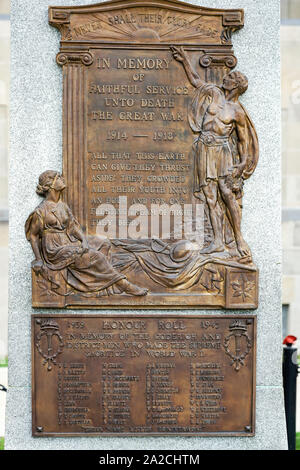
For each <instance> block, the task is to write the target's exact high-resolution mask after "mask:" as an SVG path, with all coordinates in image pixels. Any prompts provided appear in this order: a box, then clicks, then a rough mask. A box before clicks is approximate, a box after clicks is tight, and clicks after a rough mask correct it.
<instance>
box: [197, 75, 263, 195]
mask: <svg viewBox="0 0 300 470" xmlns="http://www.w3.org/2000/svg"><path fill="white" fill-rule="evenodd" d="M225 99H226V98H225V95H224V91H223V90H222V89H221V88H219V87H217V86H216V85H208V84H205V85H201V86H200V87H199V88H197V89H196V90H195V93H194V97H193V100H192V102H191V105H190V109H189V113H188V119H189V124H190V126H191V128H192V130H193V131H194V132H195V133H198V134H199V137H198V138H197V140H196V142H195V143H194V147H193V149H194V193H199V192H200V191H201V189H202V187H203V186H205V185H206V184H207V178H210V179H217V178H218V177H219V176H227V175H229V171H228V170H229V168H230V167H232V166H233V165H236V164H238V163H239V154H238V150H237V135H236V132H235V130H233V132H231V134H230V136H228V137H224V136H214V137H213V138H211V136H209V135H207V134H209V133H207V132H205V131H204V130H203V121H204V117H205V114H206V112H207V110H208V107H209V106H210V105H216V106H223V105H224V102H225ZM239 104H240V106H241V108H242V109H243V110H244V112H245V116H246V127H245V133H246V144H247V149H246V154H247V162H246V168H245V170H244V172H243V179H248V178H249V177H250V176H251V175H252V173H253V172H254V170H255V168H256V165H257V162H258V154H259V150H258V139H257V134H256V131H255V128H254V125H253V123H252V121H251V119H250V117H249V115H248V113H247V111H246V110H245V108H244V107H243V106H242V104H241V103H239Z"/></svg>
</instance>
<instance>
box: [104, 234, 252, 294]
mask: <svg viewBox="0 0 300 470" xmlns="http://www.w3.org/2000/svg"><path fill="white" fill-rule="evenodd" d="M112 243H113V244H114V245H115V246H116V247H118V248H122V251H118V252H117V253H114V254H113V258H112V259H113V265H114V266H115V267H116V268H117V269H118V270H120V271H126V270H130V269H136V268H137V267H139V268H140V269H141V270H142V271H143V272H144V273H145V274H147V275H148V276H149V277H150V278H151V279H152V280H153V281H154V282H155V283H156V284H160V285H161V286H164V287H167V288H170V289H173V290H184V289H189V288H191V287H193V286H194V285H196V284H197V283H198V282H200V284H201V285H202V286H204V287H205V288H206V289H210V290H217V291H219V290H220V283H221V282H222V281H223V280H224V279H223V277H222V275H221V274H220V272H219V270H218V269H217V266H216V265H223V266H232V267H239V268H241V264H239V263H237V262H234V261H230V260H228V261H227V260H225V259H224V260H220V259H217V258H207V257H205V256H203V255H201V254H200V252H199V250H192V251H190V252H187V254H186V256H184V257H182V258H181V259H176V258H175V257H174V253H175V252H176V247H177V246H178V244H179V243H182V242H175V243H171V244H167V243H165V242H163V241H162V240H158V239H155V240H114V241H113V242H112ZM243 268H244V266H243Z"/></svg>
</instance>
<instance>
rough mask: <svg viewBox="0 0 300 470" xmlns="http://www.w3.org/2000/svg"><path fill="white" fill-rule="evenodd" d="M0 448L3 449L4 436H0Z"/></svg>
mask: <svg viewBox="0 0 300 470" xmlns="http://www.w3.org/2000/svg"><path fill="white" fill-rule="evenodd" d="M0 450H4V437H0Z"/></svg>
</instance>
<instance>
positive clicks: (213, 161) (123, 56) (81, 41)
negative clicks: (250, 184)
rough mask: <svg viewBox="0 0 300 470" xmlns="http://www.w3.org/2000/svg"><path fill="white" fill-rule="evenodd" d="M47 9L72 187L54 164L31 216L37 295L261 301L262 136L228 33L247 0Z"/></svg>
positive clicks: (94, 301) (114, 302)
mask: <svg viewBox="0 0 300 470" xmlns="http://www.w3.org/2000/svg"><path fill="white" fill-rule="evenodd" d="M49 22H50V24H51V25H52V26H55V27H56V28H58V29H59V30H60V32H61V36H62V42H61V48H60V52H59V53H58V55H57V63H58V64H59V65H61V66H62V68H63V87H64V91H63V176H64V178H65V180H66V183H67V185H66V186H67V187H66V188H65V189H64V188H62V187H61V188H60V189H59V185H61V186H64V183H63V179H62V177H61V175H59V174H57V172H50V171H48V172H45V173H43V174H42V175H41V176H40V186H41V191H40V194H41V195H45V196H46V197H45V201H44V202H43V203H42V204H41V205H40V206H39V207H38V208H37V209H36V210H35V211H34V212H33V213H32V214H31V215H30V216H29V219H28V220H27V223H26V234H27V238H28V239H29V241H30V242H31V245H32V248H33V251H34V254H35V256H36V260H35V261H34V262H33V265H32V293H33V302H32V303H33V306H34V307H57V308H64V307H82V308H84V307H91V308H101V307H103V308H107V307H112V308H117V307H122V308H123V307H125V308H126V307H128V308H129V307H133V306H134V307H137V308H182V307H183V306H184V307H191V308H196V307H201V308H236V309H249V308H250V309H254V308H257V303H258V270H257V267H256V266H255V264H254V262H253V257H252V253H251V250H250V247H249V246H248V244H247V242H246V240H245V238H244V236H243V234H242V231H241V220H242V197H243V186H244V181H245V180H247V179H248V178H249V177H250V176H251V175H252V173H253V172H254V170H255V168H256V165H257V162H258V139H257V135H256V131H255V128H254V125H253V123H252V121H251V119H250V117H249V115H248V113H247V112H246V110H245V109H244V108H243V105H242V104H241V102H240V100H239V98H240V96H241V95H242V94H243V93H244V92H245V91H246V90H247V87H248V80H247V78H246V77H245V76H244V75H243V74H242V73H240V72H237V71H234V68H235V66H236V64H237V59H236V57H235V56H234V53H233V50H232V39H231V38H232V33H233V32H234V31H236V30H238V29H240V28H242V27H243V24H244V12H243V10H241V9H240V10H217V9H210V8H201V7H197V6H194V5H189V4H185V3H183V2H180V1H177V0H172V1H162V0H152V1H145V2H143V3H142V4H141V2H139V1H138V0H131V1H130V2H126V1H122V0H112V1H110V2H105V3H103V4H99V5H97V4H96V5H90V6H82V7H79V6H77V7H50V8H49ZM45 182H46V183H45ZM44 185H46V186H45V188H46V189H47V191H46V192H43V188H44ZM63 189H64V191H63ZM62 191H63V196H62V198H61V197H60V194H61V192H62ZM186 214H188V215H186ZM199 214H200V215H199ZM198 225H199V226H200V228H201V230H202V235H203V237H202V239H201V237H200V238H199V237H198V235H197V233H196V230H194V228H195V227H196V228H197V226H198ZM246 238H247V237H246Z"/></svg>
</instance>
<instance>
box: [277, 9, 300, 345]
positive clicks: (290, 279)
mask: <svg viewBox="0 0 300 470" xmlns="http://www.w3.org/2000/svg"><path fill="white" fill-rule="evenodd" d="M281 18H282V21H281V61H282V67H281V70H282V197H283V199H282V207H283V209H282V230H283V298H282V303H283V335H287V334H293V335H295V336H297V337H298V338H299V339H300V1H299V0H281ZM298 344H300V342H299V343H298Z"/></svg>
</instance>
